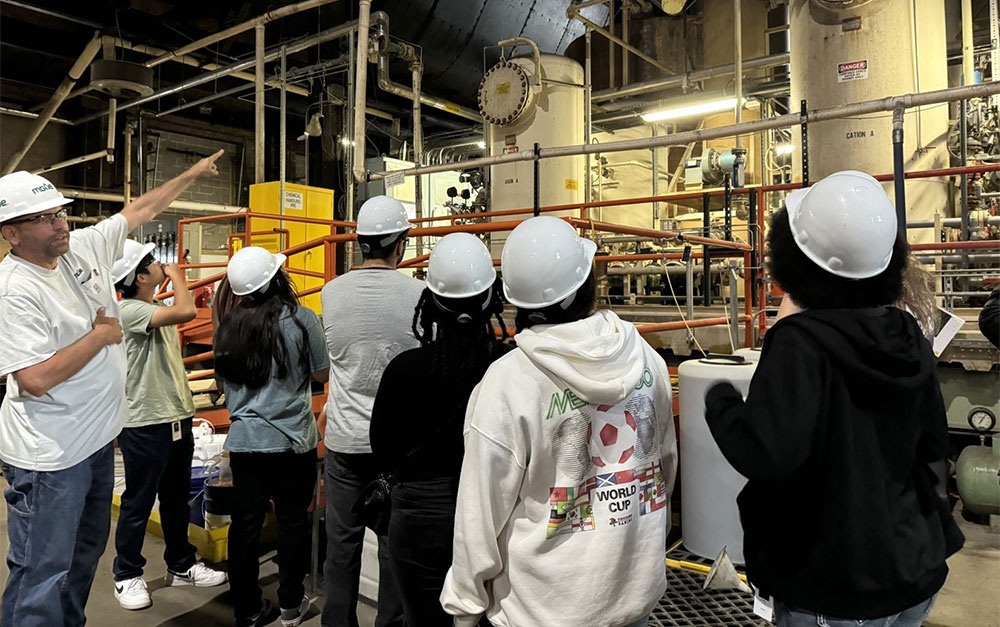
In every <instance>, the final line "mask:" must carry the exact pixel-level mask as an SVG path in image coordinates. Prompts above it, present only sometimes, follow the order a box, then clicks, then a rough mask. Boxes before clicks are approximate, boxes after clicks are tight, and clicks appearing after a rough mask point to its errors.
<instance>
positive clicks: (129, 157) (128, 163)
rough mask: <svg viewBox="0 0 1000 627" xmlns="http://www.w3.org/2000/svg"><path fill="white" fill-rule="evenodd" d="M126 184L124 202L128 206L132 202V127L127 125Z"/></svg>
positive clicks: (123, 189)
mask: <svg viewBox="0 0 1000 627" xmlns="http://www.w3.org/2000/svg"><path fill="white" fill-rule="evenodd" d="M124 166H125V184H124V185H123V187H122V191H123V192H124V194H123V197H122V202H124V203H125V204H126V205H127V204H129V203H130V202H132V125H131V124H125V164H124Z"/></svg>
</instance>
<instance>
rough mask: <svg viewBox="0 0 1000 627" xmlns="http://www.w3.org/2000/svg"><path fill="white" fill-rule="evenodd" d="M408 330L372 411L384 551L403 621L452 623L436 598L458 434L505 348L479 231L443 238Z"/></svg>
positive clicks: (457, 464) (415, 625) (447, 556)
mask: <svg viewBox="0 0 1000 627" xmlns="http://www.w3.org/2000/svg"><path fill="white" fill-rule="evenodd" d="M415 313H416V315H415V316H414V318H413V333H414V335H415V336H416V337H417V339H419V340H420V348H413V349H410V350H408V351H404V352H402V353H400V354H399V355H397V356H396V358H395V359H393V360H392V361H391V362H389V366H388V367H387V368H386V369H385V373H384V374H383V375H382V382H381V384H380V385H379V388H378V394H377V395H376V396H375V405H374V406H373V408H372V420H371V445H372V453H373V454H374V455H375V458H376V461H377V466H378V468H379V472H380V474H382V475H383V476H384V477H385V479H386V481H387V483H388V484H389V485H390V486H391V490H390V493H391V504H392V505H391V510H390V511H391V516H390V520H389V524H388V537H389V554H390V556H391V558H392V563H393V568H394V572H395V575H396V583H397V586H398V589H399V594H400V597H401V598H402V601H403V610H404V614H405V618H406V625H407V627H437V626H439V625H448V624H450V621H451V617H450V616H448V614H446V613H445V611H444V610H443V609H442V608H441V603H440V601H438V597H440V596H441V589H442V587H443V586H444V578H445V575H446V574H447V573H448V568H449V567H450V566H451V547H452V537H453V536H452V530H453V528H454V524H455V499H456V497H457V494H458V476H459V472H460V471H461V468H462V454H463V444H462V431H463V423H464V421H465V420H464V419H465V408H466V405H467V404H468V402H469V395H470V394H471V393H472V388H474V387H475V386H476V384H477V383H479V380H480V379H482V377H483V374H484V373H485V372H486V369H487V368H488V367H489V366H490V364H491V363H493V362H494V361H495V360H496V359H497V358H499V357H501V356H502V355H504V354H505V353H506V352H507V351H508V350H509V349H508V347H507V346H506V345H505V344H503V343H502V342H501V341H500V340H499V339H498V338H497V336H496V334H495V333H494V331H493V320H494V319H495V320H496V322H497V324H498V325H499V326H500V329H501V330H502V331H503V333H504V335H506V328H505V326H504V322H503V318H501V314H502V313H503V299H502V297H501V295H500V281H499V280H498V279H497V273H496V270H494V269H493V258H492V257H491V256H490V252H489V250H487V248H486V246H485V245H484V244H483V243H482V241H480V240H479V238H477V237H475V236H473V235H470V234H468V233H452V234H451V235H446V236H444V237H443V238H441V240H440V241H439V242H438V243H437V245H436V246H434V250H433V251H432V252H431V256H430V261H429V262H428V264H427V287H425V288H424V292H423V294H422V295H421V298H420V302H418V303H417V307H416V312H415Z"/></svg>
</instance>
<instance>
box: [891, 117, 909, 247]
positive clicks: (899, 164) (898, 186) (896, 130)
mask: <svg viewBox="0 0 1000 627" xmlns="http://www.w3.org/2000/svg"><path fill="white" fill-rule="evenodd" d="M904 111H905V110H904V109H903V108H902V107H897V108H896V109H895V110H894V111H893V112H892V176H893V182H894V187H895V191H896V225H897V227H898V228H899V231H900V233H902V234H903V236H904V237H905V236H906V169H905V166H904V160H903V113H904Z"/></svg>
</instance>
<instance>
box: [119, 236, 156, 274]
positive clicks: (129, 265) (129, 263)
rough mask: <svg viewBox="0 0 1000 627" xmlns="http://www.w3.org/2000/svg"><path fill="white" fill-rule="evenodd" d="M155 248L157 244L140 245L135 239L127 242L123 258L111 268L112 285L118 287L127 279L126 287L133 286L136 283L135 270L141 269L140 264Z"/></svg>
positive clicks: (123, 250) (123, 249)
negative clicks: (119, 283) (120, 282)
mask: <svg viewBox="0 0 1000 627" xmlns="http://www.w3.org/2000/svg"><path fill="white" fill-rule="evenodd" d="M154 248H156V244H153V243H152V242H147V243H145V244H140V243H139V242H137V241H135V240H134V239H127V240H125V246H124V247H123V248H122V256H121V257H120V258H119V259H118V260H117V261H115V263H114V265H113V266H111V281H112V283H115V284H116V285H117V284H118V282H119V281H121V280H122V279H125V285H132V283H133V281H135V269H136V268H137V267H139V262H140V261H142V260H143V259H144V258H145V257H146V255H148V254H149V253H151V252H153V249H154Z"/></svg>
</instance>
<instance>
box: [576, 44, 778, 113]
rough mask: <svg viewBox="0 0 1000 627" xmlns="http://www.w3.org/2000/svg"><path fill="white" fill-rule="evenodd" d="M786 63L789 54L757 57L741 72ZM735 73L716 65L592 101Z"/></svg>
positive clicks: (597, 96) (606, 92)
mask: <svg viewBox="0 0 1000 627" xmlns="http://www.w3.org/2000/svg"><path fill="white" fill-rule="evenodd" d="M788 61H789V53H787V52H781V53H778V54H772V55H769V56H766V57H757V58H755V59H749V60H747V61H744V62H743V70H744V71H747V70H758V69H764V68H770V67H775V66H778V65H787V64H788ZM735 72H736V66H735V65H733V64H727V65H716V66H714V67H709V68H705V69H703V70H695V71H693V72H688V73H686V74H676V75H674V76H668V77H666V78H658V79H656V80H652V81H645V82H642V83H633V84H632V85H625V86H624V87H622V88H620V89H602V90H601V91H598V92H594V95H593V99H594V102H603V101H605V100H615V99H618V98H626V97H628V96H635V95H638V94H644V93H647V92H651V91H660V90H663V89H669V88H671V87H683V86H684V85H685V84H689V83H696V82H698V81H703V80H707V79H710V78H716V77H719V76H727V75H729V74H733V73H735Z"/></svg>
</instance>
